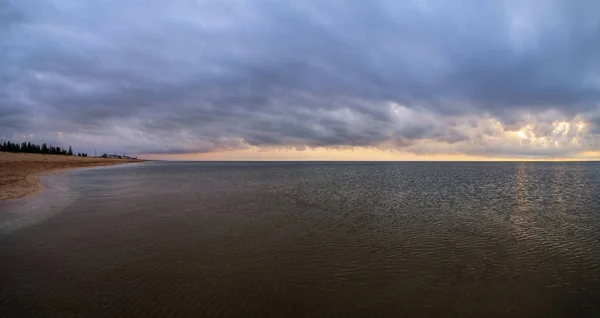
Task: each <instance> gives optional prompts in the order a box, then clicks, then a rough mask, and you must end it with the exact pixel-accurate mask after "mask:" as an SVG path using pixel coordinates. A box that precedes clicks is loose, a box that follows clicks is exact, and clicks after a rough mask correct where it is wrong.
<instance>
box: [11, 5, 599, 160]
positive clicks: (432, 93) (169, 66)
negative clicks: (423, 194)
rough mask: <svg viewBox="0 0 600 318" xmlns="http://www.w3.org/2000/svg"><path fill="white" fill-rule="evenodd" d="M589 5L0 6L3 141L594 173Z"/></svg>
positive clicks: (169, 155) (162, 153)
mask: <svg viewBox="0 0 600 318" xmlns="http://www.w3.org/2000/svg"><path fill="white" fill-rule="evenodd" d="M598 12H600V1H596V0H497V1H481V0H454V1H442V0H435V1H434V0H406V1H397V0H370V1H364V0H344V1H342V0H302V1H300V0H297V1H293V0H290V1H281V0H114V1H113V0H87V1H86V0H0V140H13V141H24V140H27V141H32V142H47V143H52V144H54V145H63V146H66V145H72V146H73V148H74V150H75V151H87V152H88V153H93V152H94V151H97V153H103V152H108V153H119V154H122V153H125V154H135V155H139V156H140V157H142V158H153V159H173V160H580V159H585V160H599V159H600V144H599V140H600V139H599V137H600V15H599V14H598Z"/></svg>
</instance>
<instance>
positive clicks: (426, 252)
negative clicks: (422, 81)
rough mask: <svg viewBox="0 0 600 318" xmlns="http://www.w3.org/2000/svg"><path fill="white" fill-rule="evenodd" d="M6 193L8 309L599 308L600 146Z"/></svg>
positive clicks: (170, 166)
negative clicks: (585, 159)
mask: <svg viewBox="0 0 600 318" xmlns="http://www.w3.org/2000/svg"><path fill="white" fill-rule="evenodd" d="M42 181H43V183H44V184H45V185H46V186H47V190H45V191H43V192H42V193H40V194H39V195H37V196H34V197H30V198H25V199H21V200H15V201H8V202H1V203H0V316H4V315H5V316H14V317H21V316H26V315H35V314H40V313H43V314H44V315H46V316H47V315H84V316H89V315H96V316H113V317H114V316H150V315H157V316H166V315H170V316H286V317H289V316H309V317H315V316H365V317H373V316H417V317H419V316H422V317H428V316H449V317H454V316H460V317H464V316H473V317H478V316H484V315H485V316H507V315H513V316H522V317H549V316H556V317H563V316H570V317H575V316H589V317H598V316H600V164H597V163H161V162H150V163H144V164H134V165H125V166H117V167H102V168H97V169H84V170H76V171H71V172H68V173H63V174H58V175H51V176H46V177H44V178H43V180H42Z"/></svg>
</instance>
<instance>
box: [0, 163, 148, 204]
mask: <svg viewBox="0 0 600 318" xmlns="http://www.w3.org/2000/svg"><path fill="white" fill-rule="evenodd" d="M143 161H144V160H133V159H109V158H91V157H77V156H61V155H41V154H28V153H6V152H0V201H2V200H11V199H18V198H22V197H25V196H28V195H33V194H36V193H38V192H39V191H41V190H42V189H43V188H44V187H43V186H42V185H41V184H40V175H43V174H47V173H55V172H58V171H62V170H65V169H73V168H84V167H96V166H108V165H117V164H124V163H132V162H143Z"/></svg>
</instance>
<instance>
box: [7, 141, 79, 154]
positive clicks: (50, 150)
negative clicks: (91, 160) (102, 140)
mask: <svg viewBox="0 0 600 318" xmlns="http://www.w3.org/2000/svg"><path fill="white" fill-rule="evenodd" d="M0 151H4V152H24V153H41V154H46V155H64V156H78V157H87V156H88V155H87V153H81V152H78V153H77V154H75V153H73V148H71V146H69V149H64V148H61V147H59V146H52V145H47V144H46V143H43V144H41V145H37V144H32V143H31V142H22V143H17V142H11V141H5V142H4V143H2V144H0Z"/></svg>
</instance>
